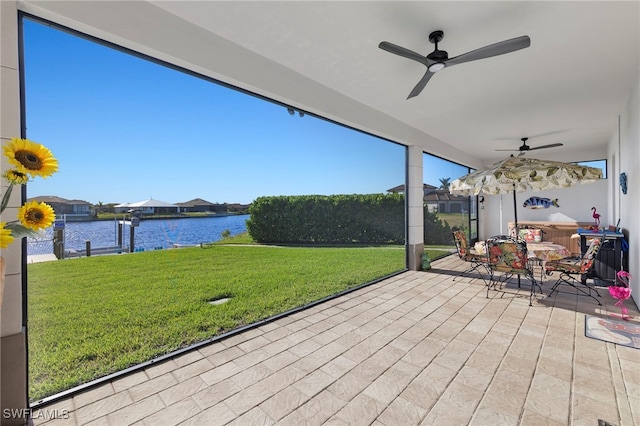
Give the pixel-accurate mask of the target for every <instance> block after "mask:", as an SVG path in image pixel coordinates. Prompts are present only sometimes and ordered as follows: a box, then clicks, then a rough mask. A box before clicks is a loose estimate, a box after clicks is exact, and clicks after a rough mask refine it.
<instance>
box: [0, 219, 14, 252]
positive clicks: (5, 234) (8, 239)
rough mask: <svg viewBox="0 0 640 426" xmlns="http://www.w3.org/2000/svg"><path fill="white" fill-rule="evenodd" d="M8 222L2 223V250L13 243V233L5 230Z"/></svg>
mask: <svg viewBox="0 0 640 426" xmlns="http://www.w3.org/2000/svg"><path fill="white" fill-rule="evenodd" d="M6 224H7V222H0V248H7V247H9V244H11V243H12V242H13V236H12V235H11V231H10V230H8V229H5V228H4V227H5V225H6Z"/></svg>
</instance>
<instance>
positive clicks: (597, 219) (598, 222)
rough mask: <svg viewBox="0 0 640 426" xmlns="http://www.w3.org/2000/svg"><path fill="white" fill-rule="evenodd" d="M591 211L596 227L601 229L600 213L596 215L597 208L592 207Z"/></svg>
mask: <svg viewBox="0 0 640 426" xmlns="http://www.w3.org/2000/svg"><path fill="white" fill-rule="evenodd" d="M591 210H593V214H592V215H591V216H593V218H594V219H595V221H596V227H597V228H599V227H600V213H596V208H595V207H591Z"/></svg>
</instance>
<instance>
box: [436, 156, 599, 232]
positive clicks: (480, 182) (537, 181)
mask: <svg viewBox="0 0 640 426" xmlns="http://www.w3.org/2000/svg"><path fill="white" fill-rule="evenodd" d="M600 179H602V170H600V169H597V168H595V167H587V166H581V165H579V164H575V163H561V162H558V161H548V160H537V159H535V158H525V157H509V158H507V159H506V160H502V161H499V162H497V163H495V164H492V165H491V166H489V167H488V168H486V169H483V170H477V171H475V172H473V173H469V174H468V175H465V176H462V177H461V178H458V179H456V180H454V181H453V182H451V185H450V186H449V192H451V194H456V195H478V194H480V193H481V192H482V193H485V194H492V195H496V194H507V193H509V192H513V207H514V214H515V222H516V226H518V213H517V207H516V192H524V191H526V190H529V189H531V190H533V191H543V190H546V189H556V188H568V187H571V186H574V185H577V184H579V183H591V182H597V181H598V180H600Z"/></svg>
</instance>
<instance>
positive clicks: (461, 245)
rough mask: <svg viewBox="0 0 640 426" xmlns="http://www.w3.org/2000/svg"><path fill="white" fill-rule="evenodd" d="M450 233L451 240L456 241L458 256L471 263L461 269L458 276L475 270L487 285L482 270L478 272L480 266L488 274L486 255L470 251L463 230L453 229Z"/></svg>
mask: <svg viewBox="0 0 640 426" xmlns="http://www.w3.org/2000/svg"><path fill="white" fill-rule="evenodd" d="M451 235H452V236H453V241H454V242H455V243H456V249H457V250H458V257H459V258H460V259H461V260H463V261H465V262H469V263H471V266H470V267H469V268H468V269H466V270H464V271H462V272H461V273H460V275H459V276H464V275H467V274H470V273H471V272H473V271H476V272H477V273H478V274H479V275H480V278H482V281H484V283H485V284H487V285H488V283H487V280H486V278H485V277H484V275H482V272H480V268H484V270H485V271H486V272H487V274H489V269H488V268H487V257H486V256H485V255H484V254H480V253H476V252H473V251H471V249H470V248H469V244H468V243H467V236H466V234H465V233H464V231H459V230H458V231H453V232H452V233H451ZM456 278H457V277H455V278H454V279H453V280H454V281H455V280H456Z"/></svg>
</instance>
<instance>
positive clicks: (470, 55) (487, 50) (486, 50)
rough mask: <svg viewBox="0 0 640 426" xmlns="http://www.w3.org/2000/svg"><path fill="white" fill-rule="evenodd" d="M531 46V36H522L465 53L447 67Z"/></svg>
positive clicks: (455, 58) (451, 61) (448, 63)
mask: <svg viewBox="0 0 640 426" xmlns="http://www.w3.org/2000/svg"><path fill="white" fill-rule="evenodd" d="M530 45H531V39H530V38H529V36H521V37H516V38H512V39H510V40H505V41H501V42H498V43H494V44H490V45H489V46H485V47H481V48H479V49H476V50H472V51H471V52H467V53H463V54H462V55H458V56H456V57H454V58H451V59H449V60H448V61H446V64H447V66H452V65H458V64H462V63H465V62H470V61H477V60H478V59H484V58H491V57H492V56H498V55H504V54H505V53H510V52H515V51H516V50H520V49H524V48H526V47H529V46H530Z"/></svg>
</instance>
